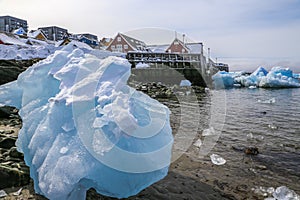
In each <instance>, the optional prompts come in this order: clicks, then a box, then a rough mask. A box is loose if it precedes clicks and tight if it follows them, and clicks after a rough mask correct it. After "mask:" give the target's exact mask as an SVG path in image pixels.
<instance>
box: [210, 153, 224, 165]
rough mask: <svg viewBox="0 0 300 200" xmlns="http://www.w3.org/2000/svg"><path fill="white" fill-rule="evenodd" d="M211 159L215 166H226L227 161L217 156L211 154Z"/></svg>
mask: <svg viewBox="0 0 300 200" xmlns="http://www.w3.org/2000/svg"><path fill="white" fill-rule="evenodd" d="M210 159H211V162H212V163H213V164H215V165H224V164H225V163H226V160H225V159H224V158H222V157H221V156H219V155H217V154H211V155H210Z"/></svg>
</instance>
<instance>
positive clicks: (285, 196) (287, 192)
mask: <svg viewBox="0 0 300 200" xmlns="http://www.w3.org/2000/svg"><path fill="white" fill-rule="evenodd" d="M273 197H274V198H275V199H277V200H289V199H293V200H300V196H299V195H298V194H296V192H295V191H293V190H291V189H289V188H288V187H286V186H280V187H278V188H276V190H275V191H274V192H273Z"/></svg>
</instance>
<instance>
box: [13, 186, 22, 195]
mask: <svg viewBox="0 0 300 200" xmlns="http://www.w3.org/2000/svg"><path fill="white" fill-rule="evenodd" d="M22 189H23V188H20V189H19V190H18V191H16V192H14V193H13V195H14V196H19V195H20V194H21V192H22Z"/></svg>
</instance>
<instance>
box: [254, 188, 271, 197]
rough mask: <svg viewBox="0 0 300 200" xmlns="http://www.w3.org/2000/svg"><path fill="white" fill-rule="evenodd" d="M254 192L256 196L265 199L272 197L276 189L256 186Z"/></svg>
mask: <svg viewBox="0 0 300 200" xmlns="http://www.w3.org/2000/svg"><path fill="white" fill-rule="evenodd" d="M252 191H253V192H254V193H255V194H258V195H260V196H263V197H268V198H269V197H270V196H271V195H272V194H273V192H274V191H275V189H274V188H273V187H262V186H256V187H255V188H252Z"/></svg>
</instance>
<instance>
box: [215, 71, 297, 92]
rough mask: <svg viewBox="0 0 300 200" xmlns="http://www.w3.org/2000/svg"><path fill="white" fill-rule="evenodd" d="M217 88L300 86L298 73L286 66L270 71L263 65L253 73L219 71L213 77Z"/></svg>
mask: <svg viewBox="0 0 300 200" xmlns="http://www.w3.org/2000/svg"><path fill="white" fill-rule="evenodd" d="M212 79H213V81H214V86H215V88H217V89H221V88H232V87H235V86H239V87H249V88H256V87H262V88H290V87H300V82H299V79H298V78H297V74H293V72H292V70H290V69H289V68H284V67H273V68H272V69H271V70H270V71H269V72H268V71H267V70H266V69H264V68H263V67H259V68H257V69H256V70H255V71H254V72H253V73H252V74H250V75H244V74H243V73H230V72H224V71H221V72H218V73H216V74H215V75H214V76H213V77H212Z"/></svg>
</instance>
